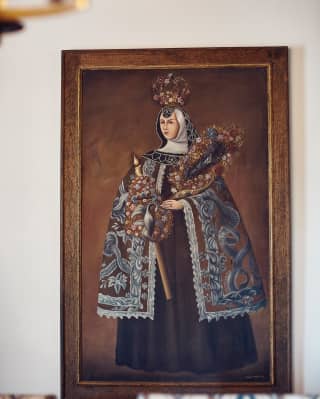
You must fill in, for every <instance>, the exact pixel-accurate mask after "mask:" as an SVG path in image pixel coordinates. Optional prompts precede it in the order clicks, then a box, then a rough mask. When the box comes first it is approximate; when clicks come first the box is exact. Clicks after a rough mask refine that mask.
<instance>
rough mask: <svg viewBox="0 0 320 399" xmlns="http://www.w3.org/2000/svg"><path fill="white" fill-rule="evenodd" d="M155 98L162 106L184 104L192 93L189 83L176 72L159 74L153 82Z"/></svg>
mask: <svg viewBox="0 0 320 399" xmlns="http://www.w3.org/2000/svg"><path fill="white" fill-rule="evenodd" d="M152 90H153V99H154V101H156V102H158V103H159V104H160V105H161V107H164V106H183V105H185V103H186V100H187V98H188V97H189V94H190V88H189V85H188V83H187V82H186V81H185V79H184V78H183V77H182V76H177V75H175V74H174V73H168V74H167V75H162V76H158V78H157V79H156V80H155V81H154V82H153V84H152Z"/></svg>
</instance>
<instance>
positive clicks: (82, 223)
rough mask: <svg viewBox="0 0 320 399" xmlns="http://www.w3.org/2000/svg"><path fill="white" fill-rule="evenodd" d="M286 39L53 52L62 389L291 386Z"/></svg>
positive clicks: (119, 391) (116, 393) (107, 393)
mask: <svg viewBox="0 0 320 399" xmlns="http://www.w3.org/2000/svg"><path fill="white" fill-rule="evenodd" d="M288 136H289V129H288V49H287V48H286V47H261V48H193V49H144V50H97V51H92V50H91V51H90V50H87V51H85V50H83V51H82V50H80V51H65V52H63V55H62V208H63V209H62V238H63V239H62V319H63V323H62V333H63V334H62V336H63V339H62V343H63V348H62V354H63V356H62V396H63V398H66V399H71V398H75V397H79V398H89V397H90V398H95V399H100V398H101V399H102V398H116V397H117V398H134V397H135V396H136V395H137V394H138V393H139V392H145V393H148V392H173V393H174V392H175V393H183V392H187V393H191V392H196V393H205V392H207V393H208V392H210V393H212V392H248V391H251V392H289V391H290V390H291V353H290V228H289V226H290V224H289V221H290V213H289V161H288V153H289V151H288Z"/></svg>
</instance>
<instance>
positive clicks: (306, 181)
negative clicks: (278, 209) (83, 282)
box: [0, 0, 320, 394]
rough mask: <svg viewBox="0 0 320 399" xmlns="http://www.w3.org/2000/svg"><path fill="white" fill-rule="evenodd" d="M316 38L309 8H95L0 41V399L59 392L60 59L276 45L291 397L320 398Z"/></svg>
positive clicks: (188, 0) (212, 1) (123, 4)
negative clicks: (285, 160) (285, 98)
mask: <svg viewBox="0 0 320 399" xmlns="http://www.w3.org/2000/svg"><path fill="white" fill-rule="evenodd" d="M319 39H320V1H319V0H304V1H302V0H268V1H266V0H241V1H239V0H224V1H219V0H197V1H193V0H175V1H169V0H162V1H161V2H159V1H150V0H135V1H132V0H117V2H116V1H111V0H105V1H102V0H100V1H99V0H96V1H92V7H91V9H90V10H89V11H86V12H84V13H82V14H72V15H71V14H70V15H68V16H61V17H51V18H47V19H44V20H32V21H29V22H28V23H27V26H26V30H25V31H24V32H22V33H17V34H12V35H10V36H5V37H3V40H2V43H1V47H0V115H1V117H0V134H1V145H0V176H1V177H0V182H1V183H0V184H1V195H0V201H1V202H0V220H1V227H0V262H1V263H0V265H1V278H0V307H1V321H0V323H1V327H0V391H2V392H5V391H11V392H17V393H19V392H35V393H38V392H52V393H56V394H58V393H59V384H60V377H59V373H60V371H59V350H60V342H59V321H60V315H59V289H60V287H59V284H60V282H59V278H60V270H59V268H60V266H59V245H60V242H59V223H60V221H59V206H60V204H59V179H60V176H59V175H60V170H59V167H60V166H59V162H60V51H61V49H76V48H78V49H85V48H106V49H107V48H138V47H140V48H143V47H197V46H210V47H211V46H262V45H288V46H289V47H290V92H291V99H290V105H291V118H290V120H291V172H292V221H293V224H292V233H293V241H292V255H293V350H294V356H293V360H294V381H295V384H294V387H295V391H296V392H309V393H315V392H320V378H319V376H320V339H319V338H318V336H319V328H320V306H319V303H320V290H319V289H318V285H319V282H320V264H319V260H318V258H317V248H318V247H319V244H318V240H319V233H318V226H319V225H320V207H319V204H320V191H319V181H318V180H319V179H318V177H319V171H320V161H319V158H318V152H319V148H320V145H319V144H320V142H319V135H320V129H319V128H320V118H319V104H320V101H319V100H320V73H319V65H320V43H319ZM317 233H318V234H317Z"/></svg>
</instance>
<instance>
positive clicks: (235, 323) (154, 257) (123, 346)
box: [97, 73, 266, 374]
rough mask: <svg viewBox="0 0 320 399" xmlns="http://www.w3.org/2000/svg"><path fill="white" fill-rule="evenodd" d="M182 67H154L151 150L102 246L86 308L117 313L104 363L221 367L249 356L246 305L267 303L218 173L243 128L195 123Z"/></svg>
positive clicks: (134, 171) (254, 307)
mask: <svg viewBox="0 0 320 399" xmlns="http://www.w3.org/2000/svg"><path fill="white" fill-rule="evenodd" d="M190 91H191V89H190V88H189V86H188V83H187V82H186V81H185V80H184V79H183V77H182V76H178V75H175V74H173V73H169V74H166V75H164V76H158V78H157V79H156V80H155V82H154V83H153V99H154V100H155V101H157V102H158V103H159V104H160V110H159V113H158V116H157V118H156V123H155V130H156V134H157V135H158V137H159V146H158V148H156V149H153V150H151V151H147V152H146V153H144V154H142V155H140V154H139V155H137V157H136V159H135V162H132V167H131V168H130V170H129V171H127V173H125V172H124V178H123V180H122V181H121V182H120V185H119V189H118V192H117V194H116V197H115V199H114V201H113V207H112V212H111V216H110V221H109V226H108V228H107V232H106V238H105V243H104V250H103V260H102V266H101V270H100V278H99V294H98V308H97V313H98V315H99V316H101V317H106V318H109V319H117V338H116V349H115V363H116V364H117V365H118V366H125V367H128V368H131V369H136V370H143V371H146V372H152V371H164V372H170V373H174V372H181V371H186V372H192V373H198V374H199V373H200V374H201V373H221V372H225V371H228V370H234V369H239V368H242V367H244V366H247V365H250V364H254V363H255V362H257V356H258V355H257V348H256V340H255V336H254V332H253V328H252V325H251V320H250V315H251V314H252V313H253V312H256V311H258V310H260V309H261V308H263V307H264V306H265V304H266V298H265V293H264V288H263V284H262V278H261V274H260V270H259V265H258V263H257V261H256V257H255V254H254V248H252V244H251V241H250V237H249V235H248V233H247V231H246V228H245V221H243V220H242V216H241V214H240V212H239V210H238V208H237V205H236V203H235V201H234V200H233V197H232V194H231V193H230V191H229V189H228V187H227V185H226V183H225V180H224V174H225V173H227V168H228V167H232V166H231V164H232V157H233V155H234V153H235V152H236V151H238V150H240V151H241V149H240V147H241V145H242V142H243V140H245V137H243V132H242V131H241V129H239V128H237V127H235V126H229V127H219V126H215V125H214V124H213V125H212V126H210V127H208V128H207V129H205V130H204V131H203V132H201V133H199V132H198V131H197V129H196V127H195V126H194V124H193V121H192V120H191V118H190V116H189V115H188V113H187V112H186V110H185V108H184V105H185V103H186V101H187V100H188V97H189V95H190Z"/></svg>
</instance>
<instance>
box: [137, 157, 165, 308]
mask: <svg viewBox="0 0 320 399" xmlns="http://www.w3.org/2000/svg"><path fill="white" fill-rule="evenodd" d="M133 165H134V171H135V174H136V176H142V170H141V164H140V161H139V159H138V158H137V157H136V155H135V154H133ZM154 245H155V251H156V258H157V263H158V268H159V272H160V277H161V281H162V285H163V290H164V294H165V297H166V300H167V301H169V300H170V299H172V293H171V289H170V284H169V279H168V274H167V270H166V267H165V264H164V259H163V255H162V252H161V248H160V243H158V242H154Z"/></svg>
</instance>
